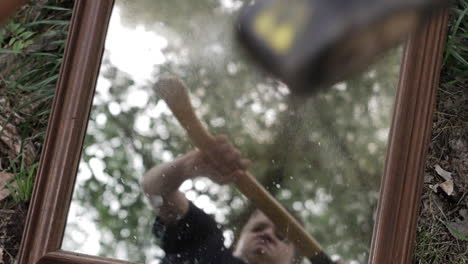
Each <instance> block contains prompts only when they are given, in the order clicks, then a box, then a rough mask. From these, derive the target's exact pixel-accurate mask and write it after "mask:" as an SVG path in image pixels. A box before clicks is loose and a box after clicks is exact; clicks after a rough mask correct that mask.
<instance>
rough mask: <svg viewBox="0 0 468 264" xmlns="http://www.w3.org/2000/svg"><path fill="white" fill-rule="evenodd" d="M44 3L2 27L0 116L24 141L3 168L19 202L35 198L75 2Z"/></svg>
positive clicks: (29, 7) (52, 0)
mask: <svg viewBox="0 0 468 264" xmlns="http://www.w3.org/2000/svg"><path fill="white" fill-rule="evenodd" d="M46 2H47V5H44V1H40V2H39V1H30V2H29V4H28V5H27V6H26V7H25V8H23V9H21V11H20V12H18V13H17V14H16V15H15V17H13V18H12V19H11V20H10V21H9V22H8V23H7V24H5V25H4V27H2V28H1V29H0V56H1V57H2V61H0V63H1V66H2V67H1V69H0V77H1V81H0V87H1V89H2V93H1V96H2V108H1V111H0V117H1V118H2V120H6V122H8V123H10V124H11V125H12V126H14V127H15V131H17V133H18V135H14V136H16V137H17V138H18V139H19V140H20V142H19V143H18V144H20V151H19V153H16V151H17V150H16V149H15V150H13V151H9V152H7V153H10V154H9V155H10V156H9V157H8V158H9V159H10V164H8V166H6V167H5V169H6V171H10V172H12V173H14V174H15V181H16V184H17V185H10V186H9V188H10V189H11V190H12V192H13V194H12V197H13V199H14V200H15V201H16V202H19V201H24V202H28V201H29V199H30V198H31V193H32V187H33V182H34V176H35V173H36V171H37V167H38V162H39V160H38V157H39V153H40V148H41V146H42V143H43V140H44V134H45V129H46V126H47V120H48V117H49V114H50V109H51V105H52V99H53V97H54V93H55V84H56V82H57V80H58V76H59V68H60V65H61V62H62V56H63V52H64V46H65V38H66V35H67V32H68V25H69V19H70V17H71V5H72V3H71V1H62V0H50V1H46ZM3 125H5V124H2V128H3ZM2 130H3V129H2ZM0 133H2V131H0ZM25 146H27V147H25ZM37 147H39V148H37ZM11 153H16V154H15V155H17V156H16V157H14V156H11V155H13V154H11ZM2 154H3V153H2ZM2 158H3V157H2ZM15 186H17V187H15Z"/></svg>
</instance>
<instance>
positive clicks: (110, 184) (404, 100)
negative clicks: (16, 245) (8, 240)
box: [20, 0, 445, 263]
mask: <svg viewBox="0 0 468 264" xmlns="http://www.w3.org/2000/svg"><path fill="white" fill-rule="evenodd" d="M84 2H85V1H77V3H76V7H75V10H76V13H75V20H74V23H75V24H79V23H88V24H86V25H88V27H89V28H94V26H93V25H97V24H99V27H98V29H95V30H93V31H92V33H93V34H89V35H87V36H86V37H84V36H85V32H84V31H80V29H79V27H77V26H75V31H73V29H72V32H71V36H70V37H69V41H72V40H73V41H77V43H80V44H76V45H75V46H74V45H70V46H69V50H72V51H76V54H80V55H81V56H74V55H75V54H74V53H73V52H72V51H69V53H70V54H71V55H69V57H68V59H69V60H70V61H72V60H76V61H78V60H79V58H83V55H84V54H85V52H84V51H83V50H80V48H81V49H84V48H83V47H86V43H93V45H94V47H95V49H94V50H100V48H99V47H102V45H103V41H104V39H105V42H106V44H105V49H104V52H103V56H102V61H101V63H98V62H99V59H97V60H96V61H95V63H92V62H88V61H78V62H79V63H76V64H73V63H70V64H71V65H73V66H71V65H70V66H64V67H74V68H72V70H68V71H67V69H66V68H65V69H62V75H64V76H63V77H62V78H64V80H68V81H62V84H61V85H62V86H63V87H66V85H67V84H68V85H70V86H68V87H81V88H80V89H77V90H72V89H71V88H70V89H69V90H64V91H65V92H64V93H63V95H60V94H59V96H64V97H65V98H66V100H64V102H65V103H64V105H65V106H63V107H66V108H64V109H65V110H64V111H61V112H60V108H59V107H58V106H56V107H55V109H54V117H55V118H54V117H53V118H52V119H51V120H52V121H51V122H52V123H51V126H50V127H49V132H48V133H49V134H50V133H53V132H51V131H53V129H54V126H55V128H57V127H65V128H66V129H64V130H61V131H60V132H59V134H58V136H57V137H55V138H50V139H49V144H51V143H50V142H56V143H54V144H51V145H50V147H49V148H48V149H47V148H46V150H45V157H44V158H43V160H42V164H43V165H42V166H44V168H42V170H41V172H40V173H41V175H44V176H41V178H39V180H38V183H36V189H35V196H34V198H33V199H34V200H33V204H32V206H31V208H32V209H31V211H30V213H29V216H28V224H27V230H26V232H27V231H28V230H29V229H32V228H33V227H35V226H36V227H38V229H37V230H35V231H34V232H31V233H30V234H28V235H27V236H26V237H25V241H26V242H24V243H23V245H22V251H21V253H20V254H21V258H20V263H36V261H38V260H39V259H42V262H41V263H48V261H49V262H54V263H65V262H63V261H65V260H64V259H67V261H71V262H66V263H98V261H108V262H105V263H117V262H116V261H117V260H110V259H119V260H121V262H120V261H119V262H118V263H128V262H126V261H129V262H132V263H159V262H160V260H161V258H163V256H164V252H163V251H162V250H161V249H160V247H159V244H158V243H159V242H158V241H157V240H156V239H155V238H154V235H153V234H152V233H151V228H152V224H153V222H154V213H153V212H152V210H151V208H150V206H149V205H148V203H147V202H146V200H145V198H144V196H143V193H142V191H141V188H140V185H139V183H140V180H141V178H142V176H143V175H144V173H145V172H146V171H147V170H149V169H150V168H151V167H152V166H154V165H156V164H160V163H162V162H167V161H170V160H172V159H174V158H175V157H177V156H179V155H182V154H184V153H186V152H187V151H189V150H191V149H193V145H192V144H191V142H190V140H189V139H188V138H187V136H186V133H185V131H184V130H183V129H182V128H181V127H180V125H179V124H178V123H177V121H176V120H175V118H174V117H173V115H172V113H170V111H169V110H168V108H167V106H166V104H165V103H164V102H163V101H162V100H160V98H159V96H158V95H157V94H156V93H155V92H154V91H153V89H152V87H153V85H154V83H155V82H156V81H157V80H158V78H160V76H161V75H162V74H164V73H167V72H170V73H173V74H175V75H177V76H178V77H179V78H180V79H181V80H182V81H183V82H184V83H185V84H186V86H187V87H188V88H189V90H190V97H191V100H192V103H193V105H194V107H195V109H196V112H197V114H198V116H199V117H201V119H202V120H203V122H204V123H205V124H206V125H207V127H208V128H209V130H210V132H212V133H213V134H226V135H228V136H229V138H230V139H231V140H232V141H233V142H234V143H235V144H236V145H237V146H238V147H239V149H240V150H241V152H242V153H243V154H244V155H245V156H246V157H248V158H249V159H251V160H252V161H253V163H252V166H251V167H250V169H249V171H250V172H251V173H252V174H253V175H255V176H256V177H257V178H258V180H259V181H260V182H262V183H263V185H264V186H265V188H266V189H267V190H268V191H270V192H271V193H272V194H274V196H275V197H276V198H277V200H278V201H280V202H281V203H282V204H283V205H285V206H286V207H288V208H291V209H292V210H293V211H295V212H297V214H299V215H300V217H301V218H302V219H303V221H304V222H305V229H306V230H307V231H308V232H309V233H310V234H312V236H313V237H314V238H316V239H317V240H318V241H319V243H320V244H321V245H322V246H323V247H324V249H325V252H327V253H328V254H330V255H331V256H332V257H333V258H334V259H337V258H341V259H343V260H344V261H345V262H346V263H366V262H368V261H369V262H371V263H384V262H382V261H381V262H376V261H377V260H376V259H378V258H379V256H380V255H378V253H379V252H381V251H383V250H382V247H379V246H378V245H379V241H381V240H382V236H383V235H387V236H388V232H385V230H390V231H391V230H392V228H393V229H395V228H398V226H397V225H400V226H402V225H404V223H405V221H406V222H407V221H409V220H411V217H407V218H404V217H401V218H398V221H394V223H391V224H388V225H387V226H386V225H383V226H382V223H384V222H385V220H382V218H383V216H385V215H386V214H387V215H388V214H391V212H392V210H394V209H395V208H396V207H395V206H398V205H401V204H398V202H397V203H395V202H392V201H391V199H390V198H389V197H390V196H389V194H387V193H388V192H389V190H390V192H392V191H391V190H392V188H397V190H398V191H399V192H400V193H401V190H402V189H403V187H402V186H404V184H403V183H402V182H399V180H395V179H397V178H398V177H397V175H396V174H395V172H393V174H392V173H391V172H389V170H391V169H393V167H392V166H393V165H392V164H393V163H392V161H395V160H396V157H395V156H394V155H403V154H405V153H413V152H414V149H403V148H402V146H400V144H398V143H395V140H398V139H400V140H401V138H399V137H398V136H399V135H402V134H404V133H405V132H404V131H405V129H406V131H408V130H407V129H408V128H409V127H410V126H412V125H418V124H419V125H421V124H422V125H425V126H427V124H428V122H429V120H430V112H431V111H432V110H430V111H429V112H428V111H427V108H428V107H427V106H428V105H431V104H430V102H431V97H430V94H431V93H429V95H427V97H424V98H423V99H422V104H411V103H410V102H411V101H410V100H415V98H418V97H417V96H416V97H415V96H414V95H418V93H419V94H424V93H425V92H426V90H424V89H427V87H430V85H427V86H424V87H423V88H414V87H416V85H421V84H417V83H416V81H415V82H414V83H412V82H411V81H406V82H405V81H404V78H408V77H407V75H405V74H406V73H408V72H411V71H416V70H418V68H419V69H421V67H422V66H420V65H421V64H422V63H421V61H420V60H418V58H419V57H418V56H416V55H415V54H416V52H415V51H414V50H415V47H417V46H418V44H417V43H418V38H413V39H412V40H410V41H409V43H408V44H407V47H406V49H405V55H404V59H403V67H401V64H402V55H403V48H402V47H399V48H397V49H395V50H393V51H391V52H389V53H388V54H387V55H386V56H385V57H384V58H382V59H381V60H380V61H379V62H378V63H377V64H375V65H373V66H372V67H371V68H370V69H369V71H368V72H366V73H363V74H362V75H360V76H357V77H355V78H354V79H352V80H349V81H346V82H343V83H339V84H337V85H335V86H333V87H332V88H331V89H329V90H326V91H322V92H320V93H318V94H317V95H316V96H314V97H311V98H308V99H307V100H300V99H298V98H294V97H293V96H292V95H291V94H290V93H289V91H288V89H287V87H286V86H285V85H284V84H282V83H280V82H278V81H276V80H274V79H272V78H270V77H268V76H266V75H265V74H264V73H262V72H261V71H259V70H258V69H257V68H256V67H255V66H254V65H252V63H251V62H249V61H248V59H246V58H245V57H244V55H243V53H242V50H241V49H240V47H238V44H237V43H236V42H235V41H234V39H233V36H232V25H233V21H234V19H235V17H236V14H237V12H238V11H239V9H240V8H241V7H242V6H243V4H245V3H244V2H242V1H197V2H196V3H195V2H194V3H192V2H186V1H163V0H160V1H150V0H146V1H138V2H135V1H128V0H116V1H115V3H114V6H113V9H111V6H112V2H111V1H95V2H94V1H93V3H89V2H88V3H86V4H85V3H84ZM95 9H96V10H95ZM111 11H112V12H111ZM80 16H81V17H80ZM109 16H110V23H109V28H108V31H107V34H104V33H105V32H106V28H105V25H107V23H104V26H103V25H101V24H102V21H103V20H104V19H108V18H109ZM83 17H87V18H88V19H87V20H86V19H82V20H79V19H78V18H83ZM103 17H104V18H103ZM99 19H103V20H101V24H100V23H97V22H98V21H100V20H99ZM440 20H441V21H445V20H444V19H440ZM443 23H445V22H437V24H436V25H437V26H438V27H436V29H432V28H433V27H434V26H432V25H431V27H429V30H428V32H435V33H430V34H433V35H434V38H436V37H435V36H439V35H443V34H442V33H440V32H442V31H441V29H440V25H441V24H442V25H443ZM83 28H86V27H85V26H81V30H84V29H83ZM431 30H432V31H431ZM436 33H437V34H436ZM74 34H75V35H74ZM419 34H429V33H426V32H425V31H424V32H420V33H419ZM439 38H440V37H439ZM421 39H423V37H421ZM78 40H80V41H81V42H78ZM437 43H438V42H437ZM80 45H81V46H80ZM100 45H101V46H100ZM411 45H413V46H411ZM439 45H440V44H439ZM96 47H97V49H96ZM87 49H89V50H88V51H87V52H88V54H93V55H99V54H96V52H97V51H91V50H92V49H91V47H88V48H87ZM423 50H424V49H423ZM426 50H427V51H426ZM426 50H425V51H426V53H427V55H424V54H423V55H424V56H426V57H427V56H433V55H432V54H433V53H434V52H440V47H439V48H437V47H427V48H426ZM434 50H435V51H434ZM79 52H81V53H79ZM92 52H94V53H92ZM423 55H419V56H420V57H424V56H423ZM97 57H98V58H99V56H97ZM84 58H86V56H85V57H84ZM439 64H440V62H437V61H435V62H433V63H432V64H430V66H429V68H427V71H426V73H418V74H419V75H417V74H414V75H412V78H414V79H415V80H421V79H424V78H426V79H427V80H434V78H437V77H432V76H437V74H438V72H437V71H438V65H439ZM87 65H88V66H89V65H92V67H88V68H86V69H87V70H88V72H87V73H86V74H88V76H83V75H80V74H79V73H78V72H79V69H80V68H79V67H82V68H81V69H84V68H85V66H87ZM415 65H418V66H415ZM408 67H409V68H408ZM400 68H401V71H402V73H403V74H402V75H401V76H400V74H399V73H400ZM73 69H75V71H73ZM93 69H94V70H93ZM98 69H100V70H99V71H98ZM98 72H99V73H98ZM67 74H68V76H67ZM421 74H422V75H421ZM427 76H431V77H430V78H427ZM67 77H68V78H67ZM85 77H89V78H85ZM96 77H97V85H96V90H95V94H94V98H93V99H92V100H91V98H92V94H93V92H92V91H93V90H94V85H93V80H95V79H96ZM418 78H419V79H418ZM76 80H78V83H76V82H74V83H73V84H71V83H72V81H76ZM80 80H81V83H80ZM84 80H86V81H84ZM402 80H403V81H402ZM398 83H399V85H398ZM80 84H81V85H80ZM405 85H406V86H405ZM397 87H399V88H398V94H397ZM405 87H408V88H405ZM410 88H412V90H411V92H408V91H410ZM62 89H65V88H62ZM72 91H74V92H72ZM426 93H427V92H426ZM408 94H410V95H413V96H405V95H408ZM77 98H78V99H79V100H73V99H77ZM419 98H421V97H419ZM56 100H59V99H56ZM67 102H68V103H70V104H67ZM395 102H396V103H395ZM405 107H420V108H422V110H420V109H419V108H417V109H416V110H412V111H411V113H412V114H410V115H406V116H404V119H405V120H406V121H403V117H401V115H400V116H398V114H399V113H400V114H401V111H405V110H402V109H405ZM90 108H91V109H90ZM88 112H89V121H88V114H87V113H88ZM420 112H423V114H422V121H418V122H420V123H414V124H413V123H411V124H408V123H405V122H407V121H412V120H413V121H414V120H416V119H417V118H418V113H420ZM406 113H408V112H406ZM60 114H62V115H63V116H62V117H60ZM419 115H420V116H421V114H419ZM66 116H70V117H77V116H78V117H79V118H78V119H73V118H66ZM54 120H55V121H54ZM70 120H71V121H70ZM392 120H393V121H392ZM419 120H421V118H419ZM61 122H62V123H61ZM66 122H69V123H66ZM70 122H72V123H70ZM73 122H77V123H73ZM424 122H426V123H424ZM70 124H71V125H70ZM399 125H401V126H399ZM86 127H87V129H85V128H86ZM55 131H57V130H55ZM389 131H391V132H390V139H389V138H388V137H389ZM67 132H69V133H68V134H67ZM70 132H71V133H70ZM424 133H426V134H427V131H421V132H417V133H415V134H412V135H411V137H413V138H416V139H418V140H419V139H422V143H416V144H415V145H413V146H411V147H412V148H420V149H424V148H425V147H424V146H425V145H424V143H423V142H424V140H423V139H424V136H425V134H424ZM51 135H53V134H51ZM411 137H409V138H410V139H411ZM72 138H73V139H72ZM67 139H68V141H67ZM83 139H84V140H83ZM54 140H56V141H54ZM82 141H84V142H82ZM66 142H70V143H66ZM418 142H419V141H418ZM387 143H388V144H387ZM408 145H410V144H407V145H405V147H407V146H408ZM54 148H56V149H55V150H58V149H60V148H63V149H64V150H67V151H65V152H60V151H55V152H54V151H53V150H54ZM60 153H62V154H63V155H60V156H57V155H59V154H60ZM392 153H397V154H392ZM415 153H417V154H415ZM415 153H413V154H411V155H413V156H415V155H421V154H420V153H419V152H417V151H416V152H415ZM54 155H55V156H54ZM403 156H404V155H403ZM54 157H55V158H54ZM47 161H51V162H50V163H47ZM385 162H386V163H385ZM404 162H407V164H408V166H404ZM404 162H403V163H400V164H399V165H400V166H401V165H402V164H403V166H402V167H404V169H405V170H406V169H407V170H408V171H402V172H401V173H400V175H405V174H409V173H410V172H411V168H415V167H417V166H418V164H413V163H411V162H413V161H411V159H408V161H404ZM44 164H48V165H44ZM67 165H68V166H67ZM384 165H385V168H384ZM50 168H59V169H58V170H53V169H52V170H51V169H50ZM74 172H76V173H74ZM420 172H421V170H420V169H419V170H418V174H420ZM398 173H399V172H397V174H398ZM75 175H76V180H75ZM382 175H384V176H382ZM403 178H404V177H403ZM47 182H53V183H54V184H57V185H55V186H56V187H57V188H56V189H50V192H47V190H46V189H44V188H52V187H53V186H54V185H50V184H49V185H47ZM388 182H391V183H392V184H388ZM41 183H42V185H41ZM381 183H382V184H383V185H382V186H381ZM406 186H408V185H406ZM410 186H413V187H415V188H416V187H417V184H412V185H410ZM41 188H42V189H41ZM389 188H390V189H389ZM39 190H41V192H39ZM181 190H182V191H183V192H184V193H185V195H186V196H187V198H188V199H189V200H190V201H192V202H193V203H194V204H195V205H196V206H198V207H200V208H201V209H203V210H204V211H205V212H206V213H208V214H213V215H214V217H215V219H216V220H217V222H218V223H220V224H221V225H222V226H223V227H224V230H225V231H224V233H223V236H224V238H225V241H224V243H225V245H226V246H231V245H232V244H233V243H234V240H235V238H236V237H237V235H238V233H239V232H240V228H241V226H242V223H243V221H245V211H246V207H247V205H248V204H249V203H248V200H247V199H245V198H244V197H243V196H242V195H241V194H240V193H239V192H238V191H236V190H235V189H234V188H232V187H230V186H219V185H216V184H213V183H212V182H211V181H209V180H207V179H206V178H203V177H200V178H196V179H193V180H188V181H186V182H184V184H183V185H182V186H181ZM379 190H381V191H379ZM39 193H43V194H44V193H45V194H47V195H45V194H44V196H42V195H41V194H39ZM397 193H398V192H397ZM402 197H403V195H402ZM416 199H417V198H416ZM69 200H71V202H70V204H69V210H67V208H68V207H67V206H68V203H66V201H69ZM413 200H414V199H413ZM45 201H49V202H50V203H48V205H45V204H46V203H45ZM51 201H53V202H51ZM378 203H379V204H380V209H379V211H377V205H378ZM400 203H401V202H400ZM416 203H417V201H415V203H414V204H416ZM54 205H56V206H54ZM56 207H57V209H50V208H56ZM58 207H61V208H60V209H59V208H58ZM408 207H411V205H408ZM44 208H45V209H44ZM405 208H406V207H405ZM41 210H42V215H41V217H47V216H50V215H52V216H53V217H54V218H53V219H57V220H54V221H55V222H56V223H57V224H58V225H59V227H60V228H62V227H63V230H64V231H60V232H52V229H51V227H50V225H49V226H48V227H47V226H46V225H45V223H47V220H41V219H43V218H35V220H32V219H33V218H34V215H36V216H37V215H38V214H39V212H41ZM409 210H413V211H412V212H413V213H412V214H413V215H414V212H415V211H414V209H409ZM60 216H62V217H60ZM396 217H400V216H396ZM413 218H414V216H413ZM44 219H46V218H44ZM387 219H390V218H388V217H387ZM412 221H414V220H412ZM375 223H377V224H375ZM390 225H393V226H390ZM379 228H381V229H379ZM375 230H377V231H380V232H377V233H378V235H376V232H375ZM373 231H374V232H373ZM405 235H407V233H402V236H405ZM34 236H36V237H35V238H36V241H37V236H40V237H42V238H43V239H44V240H45V241H47V243H45V244H44V245H37V244H35V243H33V242H32V241H33V238H34ZM371 240H372V247H371ZM397 240H398V239H397V238H395V241H394V242H391V241H390V242H388V241H389V240H387V242H388V243H390V244H391V245H395V244H392V243H396V241H397ZM392 241H393V240H392ZM400 242H401V240H400ZM403 244H404V243H403ZM407 248H409V246H408V247H407ZM407 248H403V249H400V250H407ZM60 249H61V250H60ZM391 249H394V248H391ZM379 250H380V251H379ZM409 250H411V249H409ZM26 251H28V252H26ZM395 251H396V249H395ZM68 252H71V253H68ZM376 254H377V255H376ZM382 254H383V253H382ZM387 254H392V253H391V250H390V253H387ZM383 255H385V254H383ZM92 256H97V257H92ZM369 256H370V257H369ZM389 259H390V260H392V261H393V259H392V258H389ZM24 261H26V262H24ZM28 261H29V262H28ZM73 261H74V262H73ZM85 261H87V262H85ZM93 261H94V262H93ZM99 263H104V262H99ZM385 263H395V262H385Z"/></svg>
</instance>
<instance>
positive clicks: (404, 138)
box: [369, 9, 448, 264]
mask: <svg viewBox="0 0 468 264" xmlns="http://www.w3.org/2000/svg"><path fill="white" fill-rule="evenodd" d="M447 23H448V9H444V10H441V11H439V12H437V13H436V14H434V15H433V17H432V19H431V20H430V22H429V23H428V24H427V25H426V26H425V27H423V28H422V29H421V30H420V31H418V32H417V34H413V35H411V36H410V37H409V39H408V40H407V43H406V46H405V51H404V55H403V60H402V65H401V72H400V80H399V84H398V91H397V96H396V102H395V106H394V113H393V119H392V125H391V129H390V134H389V139H388V145H387V154H386V159H385V168H384V174H383V179H382V184H381V187H380V198H379V205H378V212H377V220H376V223H375V225H374V232H373V236H372V245H371V249H370V256H369V263H373V264H380V263H411V258H412V253H413V249H414V244H415V236H416V226H417V220H418V212H419V202H420V199H421V193H422V189H423V180H424V165H425V158H426V154H427V151H428V146H429V140H430V134H431V128H432V115H433V112H434V109H435V94H436V91H437V87H438V85H439V77H440V71H441V64H442V55H443V50H444V47H445V40H446V35H447V29H448V27H447Z"/></svg>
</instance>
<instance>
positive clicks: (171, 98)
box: [155, 77, 333, 263]
mask: <svg viewBox="0 0 468 264" xmlns="http://www.w3.org/2000/svg"><path fill="white" fill-rule="evenodd" d="M155 89H156V92H157V93H158V95H159V96H160V97H161V98H162V99H164V101H166V103H167V105H168V107H169V108H170V109H171V111H172V113H173V114H174V115H175V116H176V118H177V120H178V121H179V122H180V124H181V125H182V126H183V127H184V128H185V130H186V131H187V133H188V136H189V138H190V139H191V140H192V142H193V144H194V145H195V146H196V147H198V148H199V149H200V150H202V151H203V150H205V149H207V148H210V147H211V146H213V144H215V142H214V138H213V136H212V135H211V134H210V133H209V132H208V131H207V130H206V128H205V127H204V126H203V124H202V123H201V122H200V120H199V119H198V118H197V116H196V114H195V111H194V109H193V107H192V104H191V102H190V98H189V95H188V91H187V88H185V86H184V84H183V83H182V82H181V81H179V80H178V79H177V78H174V77H168V78H164V79H161V80H159V81H158V82H157V83H156V85H155ZM236 187H237V188H238V189H239V190H240V192H242V193H243V194H244V195H245V196H246V197H247V198H249V200H250V201H251V202H252V203H253V204H254V205H255V207H256V208H258V209H259V210H260V211H262V212H263V213H264V214H265V215H266V216H268V218H269V219H271V221H272V222H273V223H274V224H275V226H276V228H277V229H278V231H279V232H281V233H282V234H285V236H286V237H287V238H288V239H289V240H290V241H292V242H293V243H294V244H295V246H296V248H298V249H299V250H300V252H301V253H302V255H303V256H306V257H315V256H319V255H323V254H324V253H323V252H322V249H321V247H320V245H319V244H318V243H317V241H316V240H315V239H314V238H313V237H312V236H310V235H309V234H308V233H307V232H306V231H305V230H304V229H303V228H302V226H301V225H300V224H299V223H298V222H297V220H296V219H295V218H294V217H292V216H291V215H290V214H289V212H288V211H287V210H285V209H284V208H283V207H282V206H281V204H280V203H278V202H277V201H276V200H275V199H274V198H273V197H272V196H271V195H270V193H268V191H266V190H265V188H263V186H262V185H261V184H259V183H258V182H257V180H256V179H255V177H253V176H252V175H251V174H250V173H249V172H247V173H246V176H245V177H240V179H238V181H237V182H236ZM323 263H333V262H323Z"/></svg>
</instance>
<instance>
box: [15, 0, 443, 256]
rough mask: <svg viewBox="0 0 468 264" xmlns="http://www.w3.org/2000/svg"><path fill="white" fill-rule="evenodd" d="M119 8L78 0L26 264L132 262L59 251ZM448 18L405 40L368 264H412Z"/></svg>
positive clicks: (25, 242)
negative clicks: (104, 56)
mask: <svg viewBox="0 0 468 264" xmlns="http://www.w3.org/2000/svg"><path fill="white" fill-rule="evenodd" d="M112 6H113V0H76V1H75V7H74V10H73V17H72V23H71V27H70V31H69V35H68V39H67V47H66V51H65V56H64V60H63V64H62V67H61V73H60V79H59V82H58V85H57V92H56V96H55V99H54V103H53V108H52V109H53V110H52V115H51V117H50V121H49V126H48V129H47V136H46V141H45V147H44V150H43V153H42V156H41V162H40V164H41V166H40V169H39V172H38V176H37V178H36V183H35V187H34V192H33V197H32V200H31V205H30V208H29V212H28V217H27V220H26V227H25V231H24V233H23V239H22V244H21V248H20V252H19V264H46V263H56V264H72V263H73V264H74V263H94V264H111V263H121V264H124V263H127V264H131V262H127V261H119V260H115V259H109V258H102V257H96V256H88V255H84V254H78V253H74V252H67V251H63V250H61V249H60V248H61V242H62V237H63V234H64V230H65V224H66V218H67V213H68V208H69V204H70V201H71V196H72V192H73V185H74V181H75V176H76V172H77V170H78V163H79V159H80V155H81V146H82V144H83V140H84V136H85V132H86V126H87V121H88V117H89V113H90V109H91V105H92V99H93V95H94V88H95V85H96V80H97V75H98V71H99V67H100V62H101V57H102V53H103V49H104V41H105V37H106V32H107V25H108V22H109V19H110V15H111V11H112ZM447 21H448V11H447V10H444V11H441V12H439V13H438V14H437V15H435V16H434V17H433V19H432V20H431V22H430V23H429V24H428V25H427V26H426V27H424V28H423V29H422V30H420V31H419V32H417V34H413V35H412V36H411V37H410V38H409V40H408V41H407V43H406V47H405V52H404V56H403V61H402V66H401V73H400V82H399V85H398V91H397V96H396V103H395V107H394V113H393V121H392V124H391V130H390V135H389V141H388V149H387V156H386V162H385V169H384V175H383V181H382V185H381V196H380V200H379V206H378V213H377V220H376V224H375V225H374V233H373V237H372V244H371V249H370V257H369V263H373V264H385V263H389V264H393V263H410V262H411V257H412V251H413V246H414V239H415V234H416V223H417V217H418V209H419V200H420V196H421V192H422V184H423V169H424V161H425V156H426V152H427V148H428V140H429V135H430V131H431V124H432V113H433V111H434V108H435V92H436V88H437V86H438V80H439V73H440V67H441V58H442V51H443V48H444V44H445V38H446V31H447ZM64 201H65V202H64Z"/></svg>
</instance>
